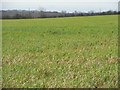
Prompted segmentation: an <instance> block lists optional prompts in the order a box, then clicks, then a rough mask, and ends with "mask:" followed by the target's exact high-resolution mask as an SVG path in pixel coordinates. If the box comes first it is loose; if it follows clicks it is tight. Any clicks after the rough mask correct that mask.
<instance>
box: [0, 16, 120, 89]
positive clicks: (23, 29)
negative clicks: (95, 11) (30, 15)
mask: <svg viewBox="0 0 120 90" xmlns="http://www.w3.org/2000/svg"><path fill="white" fill-rule="evenodd" d="M117 21H118V16H117V15H106V16H83V17H68V18H46V19H14V20H3V21H2V22H3V29H2V62H3V63H2V70H3V71H2V75H3V76H2V77H3V87H9V88H10V87H11V88H13V87H14V88H15V87H21V88H22V87H24V88H26V87H29V88H35V87H37V88H44V87H46V88H50V87H53V88H58V87H66V88H67V87H69V88H71V87H80V88H89V87H91V88H94V87H102V88H117V87H118V63H117V58H118V22H117Z"/></svg>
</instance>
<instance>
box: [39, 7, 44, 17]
mask: <svg viewBox="0 0 120 90" xmlns="http://www.w3.org/2000/svg"><path fill="white" fill-rule="evenodd" d="M38 11H39V15H40V16H39V17H41V18H44V17H46V15H45V11H46V9H45V8H43V7H39V8H38Z"/></svg>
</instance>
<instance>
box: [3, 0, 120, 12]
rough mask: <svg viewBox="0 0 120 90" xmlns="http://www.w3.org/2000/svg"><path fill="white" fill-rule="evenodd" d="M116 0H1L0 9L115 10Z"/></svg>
mask: <svg viewBox="0 0 120 90" xmlns="http://www.w3.org/2000/svg"><path fill="white" fill-rule="evenodd" d="M83 1H84V2H83ZM118 1H119V0H19V1H18V0H2V9H3V10H8V9H9V10H12V9H18V10H29V9H30V10H38V8H39V7H43V8H45V9H46V10H47V11H62V10H65V11H67V12H73V11H75V10H76V11H82V12H87V11H91V10H93V11H106V10H117V9H118Z"/></svg>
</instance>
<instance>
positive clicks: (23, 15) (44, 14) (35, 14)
mask: <svg viewBox="0 0 120 90" xmlns="http://www.w3.org/2000/svg"><path fill="white" fill-rule="evenodd" d="M0 13H2V16H0V18H2V19H27V18H57V17H73V16H96V15H117V14H119V13H120V12H118V11H112V10H109V11H102V12H94V11H89V12H87V13H86V12H78V11H74V12H72V13H67V12H66V11H61V12H57V11H52V12H51V11H43V10H34V11H29V10H1V11H0Z"/></svg>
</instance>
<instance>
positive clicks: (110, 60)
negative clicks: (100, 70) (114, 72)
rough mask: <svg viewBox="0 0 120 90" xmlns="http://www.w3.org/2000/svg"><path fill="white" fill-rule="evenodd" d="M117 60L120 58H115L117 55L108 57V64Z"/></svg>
mask: <svg viewBox="0 0 120 90" xmlns="http://www.w3.org/2000/svg"><path fill="white" fill-rule="evenodd" d="M118 61H120V58H117V57H111V58H108V63H109V64H112V63H116V62H118Z"/></svg>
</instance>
